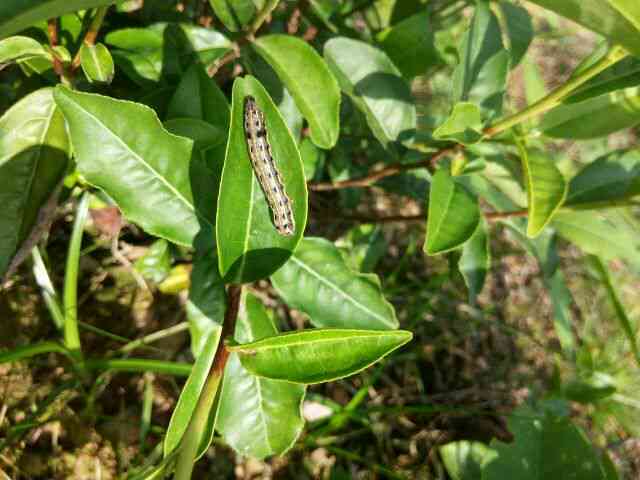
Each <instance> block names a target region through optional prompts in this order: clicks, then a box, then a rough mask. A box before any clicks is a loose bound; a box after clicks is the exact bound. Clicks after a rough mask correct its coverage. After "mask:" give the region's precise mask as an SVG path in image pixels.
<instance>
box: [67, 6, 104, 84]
mask: <svg viewBox="0 0 640 480" xmlns="http://www.w3.org/2000/svg"><path fill="white" fill-rule="evenodd" d="M107 10H109V5H107V6H105V7H98V8H97V9H96V14H95V15H94V16H93V18H92V19H91V25H89V29H88V30H87V33H85V35H84V39H83V40H82V45H93V44H95V42H96V38H97V37H98V32H99V31H100V27H101V26H102V22H103V21H104V17H105V16H106V14H107ZM82 45H81V46H80V48H79V49H78V51H77V52H76V56H75V57H74V58H73V61H72V62H71V71H72V72H74V71H76V70H77V69H78V67H79V66H80V50H81V49H82Z"/></svg>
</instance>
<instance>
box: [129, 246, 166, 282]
mask: <svg viewBox="0 0 640 480" xmlns="http://www.w3.org/2000/svg"><path fill="white" fill-rule="evenodd" d="M134 267H135V269H136V270H137V271H138V272H140V274H141V275H142V276H143V277H144V278H146V279H148V280H151V281H152V282H155V283H159V282H161V281H162V280H164V279H165V278H167V276H168V275H169V272H170V271H171V252H170V251H169V243H168V242H167V241H166V240H163V239H160V240H156V241H155V242H153V243H152V244H151V246H150V247H149V249H148V250H147V251H146V253H145V254H144V255H143V256H142V257H140V258H139V259H138V260H136V263H135V264H134Z"/></svg>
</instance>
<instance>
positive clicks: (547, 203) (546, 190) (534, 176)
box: [520, 147, 567, 238]
mask: <svg viewBox="0 0 640 480" xmlns="http://www.w3.org/2000/svg"><path fill="white" fill-rule="evenodd" d="M520 158H521V160H522V169H523V172H524V178H525V181H526V184H527V206H528V210H529V213H528V217H527V218H528V221H527V235H528V236H529V237H532V238H533V237H535V236H537V235H538V234H539V233H540V232H541V231H542V229H544V227H546V226H547V224H548V223H549V222H550V221H551V219H552V218H553V215H555V213H556V212H557V211H558V209H559V208H560V206H561V205H562V202H564V199H565V196H566V195H567V183H566V182H565V180H564V177H563V176H562V173H561V172H560V170H558V167H556V165H555V163H553V161H552V160H551V159H550V158H549V157H548V156H547V155H546V154H545V153H544V152H542V151H539V150H531V151H527V150H526V149H525V148H524V147H522V148H520Z"/></svg>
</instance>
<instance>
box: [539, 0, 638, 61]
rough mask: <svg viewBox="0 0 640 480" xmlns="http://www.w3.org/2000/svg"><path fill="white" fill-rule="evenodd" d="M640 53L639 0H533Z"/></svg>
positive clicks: (635, 52)
mask: <svg viewBox="0 0 640 480" xmlns="http://www.w3.org/2000/svg"><path fill="white" fill-rule="evenodd" d="M531 1H532V2H534V3H537V4H538V5H540V6H542V7H544V8H547V9H549V10H552V11H554V12H556V13H557V14H559V15H562V16H563V17H567V18H569V19H571V20H573V21H574V22H576V23H579V24H581V25H582V26H584V27H586V28H588V29H590V30H593V31H594V32H598V33H600V34H602V35H604V36H605V38H607V39H608V40H609V41H610V42H612V43H617V44H620V45H622V46H623V47H625V48H626V49H627V50H629V51H630V52H632V53H633V54H634V55H636V56H640V35H638V31H639V30H640V5H639V4H638V3H637V2H636V1H635V0H562V1H561V2H558V1H557V0H531Z"/></svg>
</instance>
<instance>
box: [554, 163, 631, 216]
mask: <svg viewBox="0 0 640 480" xmlns="http://www.w3.org/2000/svg"><path fill="white" fill-rule="evenodd" d="M638 194H640V152H638V151H637V150H620V151H616V152H611V153H609V154H607V155H604V156H602V157H600V158H598V159H596V160H595V161H593V162H591V163H589V164H587V165H586V166H585V167H584V168H583V169H582V170H580V171H579V172H578V173H577V174H576V176H575V177H573V178H572V179H571V182H570V183H569V192H568V193H567V201H566V202H565V203H566V204H568V205H579V204H581V203H593V202H614V201H616V200H622V199H626V198H630V197H632V196H635V195H638Z"/></svg>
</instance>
